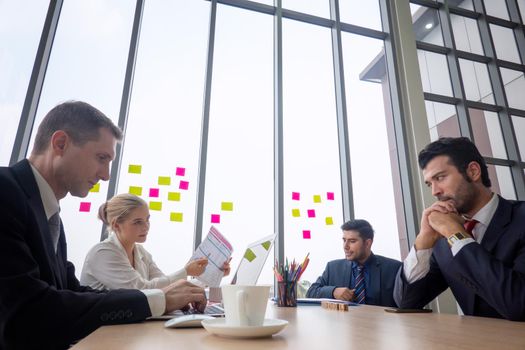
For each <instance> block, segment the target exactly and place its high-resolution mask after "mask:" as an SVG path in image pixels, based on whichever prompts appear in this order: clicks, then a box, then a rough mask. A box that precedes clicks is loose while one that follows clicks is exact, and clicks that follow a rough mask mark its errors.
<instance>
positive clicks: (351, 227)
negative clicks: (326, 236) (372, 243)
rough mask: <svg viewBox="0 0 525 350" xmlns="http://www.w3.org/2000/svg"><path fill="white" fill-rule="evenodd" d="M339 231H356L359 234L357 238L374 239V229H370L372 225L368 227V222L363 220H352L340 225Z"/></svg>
mask: <svg viewBox="0 0 525 350" xmlns="http://www.w3.org/2000/svg"><path fill="white" fill-rule="evenodd" d="M341 230H343V231H357V232H359V236H361V238H362V239H363V240H367V239H371V240H373V239H374V229H373V228H372V225H370V223H369V222H368V221H366V220H363V219H354V220H350V221H347V222H345V223H344V224H343V225H341Z"/></svg>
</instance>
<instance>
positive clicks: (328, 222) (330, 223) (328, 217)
mask: <svg viewBox="0 0 525 350" xmlns="http://www.w3.org/2000/svg"><path fill="white" fill-rule="evenodd" d="M324 221H325V222H326V224H327V225H333V224H334V219H333V218H332V217H331V216H327V217H326V219H324Z"/></svg>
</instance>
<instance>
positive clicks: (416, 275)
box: [403, 194, 499, 283]
mask: <svg viewBox="0 0 525 350" xmlns="http://www.w3.org/2000/svg"><path fill="white" fill-rule="evenodd" d="M498 204H499V197H498V195H496V194H492V198H491V199H490V201H489V202H488V203H487V204H485V206H484V207H483V208H481V209H480V210H479V211H478V212H477V213H476V214H475V215H474V216H473V217H472V219H473V220H477V221H478V223H477V224H476V226H474V229H473V230H472V234H473V236H474V238H475V240H474V239H473V238H465V239H461V240H457V241H456V242H454V244H452V246H451V247H450V250H451V251H452V255H453V256H456V254H457V253H458V252H459V251H460V250H461V248H463V247H464V246H466V245H467V244H472V243H478V244H479V243H480V242H481V240H482V239H483V237H484V236H485V232H486V231H487V227H488V226H489V224H490V221H491V220H492V217H493V216H494V213H495V212H496V209H497V208H498ZM432 250H433V248H429V249H421V250H416V248H415V246H413V247H412V249H410V253H409V254H408V255H407V257H406V259H405V261H404V262H403V272H404V274H405V278H406V280H407V282H408V283H414V282H415V281H418V280H420V279H422V278H423V277H425V276H426V274H427V273H428V271H430V256H431V255H432Z"/></svg>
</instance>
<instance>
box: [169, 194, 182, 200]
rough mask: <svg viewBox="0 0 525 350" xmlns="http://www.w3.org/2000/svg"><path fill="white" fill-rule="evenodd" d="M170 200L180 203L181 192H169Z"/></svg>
mask: <svg viewBox="0 0 525 350" xmlns="http://www.w3.org/2000/svg"><path fill="white" fill-rule="evenodd" d="M168 200H169V201H175V202H180V192H168Z"/></svg>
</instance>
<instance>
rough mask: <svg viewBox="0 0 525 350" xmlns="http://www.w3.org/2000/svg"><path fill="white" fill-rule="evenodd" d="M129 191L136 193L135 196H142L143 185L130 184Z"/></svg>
mask: <svg viewBox="0 0 525 350" xmlns="http://www.w3.org/2000/svg"><path fill="white" fill-rule="evenodd" d="M128 192H129V193H131V194H134V195H135V196H142V187H138V186H129V191H128Z"/></svg>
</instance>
